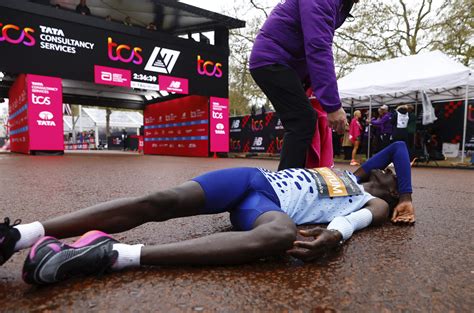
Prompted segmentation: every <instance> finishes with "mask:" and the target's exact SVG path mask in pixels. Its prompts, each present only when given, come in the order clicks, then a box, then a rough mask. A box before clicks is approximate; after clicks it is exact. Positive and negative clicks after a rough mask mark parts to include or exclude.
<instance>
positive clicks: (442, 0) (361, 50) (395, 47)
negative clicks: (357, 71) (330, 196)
mask: <svg viewBox="0 0 474 313" xmlns="http://www.w3.org/2000/svg"><path fill="white" fill-rule="evenodd" d="M472 6H473V5H472V2H471V1H470V0H420V1H416V2H413V1H409V0H390V1H366V2H360V3H359V4H357V5H356V7H355V10H354V12H353V14H354V16H355V20H354V21H352V22H348V23H346V24H345V25H344V26H343V27H342V28H341V29H339V30H338V31H337V32H336V36H335V40H334V53H335V56H336V57H335V59H336V64H337V66H338V76H339V77H340V76H343V75H345V74H347V73H348V71H350V70H352V69H353V68H354V66H355V65H357V64H363V63H370V62H374V61H381V60H385V59H389V58H394V57H398V56H403V55H413V54H417V53H420V52H422V51H430V50H434V49H440V50H442V51H444V52H445V53H447V54H450V55H451V56H453V57H455V58H458V59H460V60H462V61H463V63H464V64H468V62H469V59H471V58H472V46H471V45H470V44H469V41H470V40H471V41H472ZM470 55H471V56H470Z"/></svg>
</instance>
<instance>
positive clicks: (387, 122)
mask: <svg viewBox="0 0 474 313" xmlns="http://www.w3.org/2000/svg"><path fill="white" fill-rule="evenodd" d="M370 124H371V125H372V126H374V127H375V128H376V129H377V130H378V131H377V134H378V136H379V138H378V139H379V140H378V144H377V148H376V151H375V153H377V152H379V151H380V150H382V149H383V148H385V147H387V146H388V145H389V144H390V138H391V137H392V114H391V113H390V112H389V111H388V106H387V105H385V104H384V105H382V106H381V107H380V108H379V117H378V118H377V119H375V118H373V119H372V120H371V121H370Z"/></svg>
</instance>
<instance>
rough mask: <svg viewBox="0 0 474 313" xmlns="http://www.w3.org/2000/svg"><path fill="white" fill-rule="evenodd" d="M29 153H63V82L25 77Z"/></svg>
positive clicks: (32, 76) (53, 79)
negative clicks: (53, 151) (40, 151)
mask: <svg viewBox="0 0 474 313" xmlns="http://www.w3.org/2000/svg"><path fill="white" fill-rule="evenodd" d="M26 81H27V86H28V121H29V123H28V124H29V130H28V131H29V136H30V150H64V139H63V133H64V126H63V91H62V83H61V79H60V78H56V77H46V76H38V75H30V74H28V75H26Z"/></svg>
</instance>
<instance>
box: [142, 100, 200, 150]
mask: <svg viewBox="0 0 474 313" xmlns="http://www.w3.org/2000/svg"><path fill="white" fill-rule="evenodd" d="M208 102H209V98H208V97H202V96H189V97H184V98H179V99H175V100H170V101H165V102H160V103H157V104H151V105H148V106H146V108H145V111H144V120H145V123H144V153H145V154H162V155H180V156H202V157H207V156H208V155H209V135H208V134H209V105H208Z"/></svg>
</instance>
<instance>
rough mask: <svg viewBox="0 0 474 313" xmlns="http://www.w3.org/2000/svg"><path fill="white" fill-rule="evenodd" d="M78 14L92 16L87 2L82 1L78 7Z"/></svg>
mask: <svg viewBox="0 0 474 313" xmlns="http://www.w3.org/2000/svg"><path fill="white" fill-rule="evenodd" d="M76 12H77V13H79V14H82V15H91V10H90V9H89V7H88V6H87V4H86V0H81V2H79V4H78V5H77V6H76Z"/></svg>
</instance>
